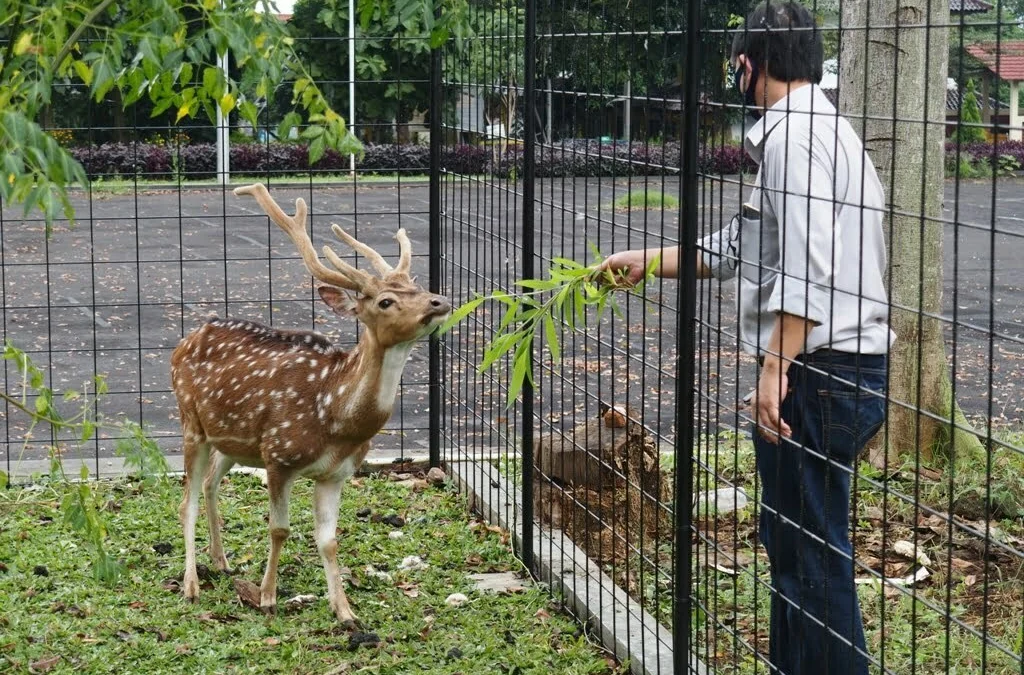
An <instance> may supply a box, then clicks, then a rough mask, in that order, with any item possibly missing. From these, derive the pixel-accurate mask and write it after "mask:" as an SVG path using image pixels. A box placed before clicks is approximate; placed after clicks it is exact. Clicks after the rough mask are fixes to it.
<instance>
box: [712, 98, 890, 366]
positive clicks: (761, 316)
mask: <svg viewBox="0 0 1024 675" xmlns="http://www.w3.org/2000/svg"><path fill="white" fill-rule="evenodd" d="M745 148H746V151H747V153H748V154H749V155H750V156H751V157H752V158H753V159H754V161H755V162H757V163H758V164H759V170H758V174H757V178H756V179H755V182H754V190H753V191H752V192H751V195H750V198H749V199H748V200H747V201H746V202H745V207H744V209H743V210H742V211H741V213H740V214H737V216H736V217H735V218H733V220H732V221H731V222H730V223H729V225H728V226H726V227H724V228H722V229H721V230H719V231H718V232H715V233H714V234H711V235H709V236H707V237H705V238H704V239H703V240H701V242H700V243H699V246H700V247H701V250H702V256H703V260H704V264H705V265H706V266H707V267H708V268H709V269H710V270H711V272H712V274H713V275H714V276H715V277H716V278H719V279H729V278H732V277H734V276H736V277H738V278H739V281H738V283H739V292H738V293H737V301H738V304H739V311H738V314H739V326H740V341H741V343H742V347H743V349H744V351H746V352H747V353H750V354H755V355H763V354H764V353H765V350H766V349H767V347H768V342H769V338H770V336H771V333H772V329H773V328H774V325H775V321H776V317H777V315H778V314H779V313H786V314H793V315H796V316H800V317H803V318H805V319H808V320H810V321H811V322H813V323H814V324H815V326H814V328H813V329H812V330H811V332H810V333H809V334H808V336H807V342H806V344H805V346H804V350H803V351H804V353H810V352H813V351H816V350H819V349H824V348H828V349H834V350H838V351H844V352H855V353H861V354H885V353H887V352H888V350H889V346H890V345H891V344H892V340H893V339H894V338H895V335H894V334H893V333H892V331H891V330H890V329H889V325H888V299H887V296H886V292H885V281H884V274H885V269H886V249H885V239H884V236H883V232H882V219H883V217H884V209H885V201H884V196H883V192H882V185H881V183H880V182H879V180H878V175H877V174H876V173H875V167H874V165H873V164H872V163H871V159H870V157H868V155H867V153H866V152H865V151H864V146H863V144H862V143H861V140H860V138H859V137H858V136H857V134H856V132H855V131H854V130H853V127H852V126H851V125H850V123H849V122H848V121H847V120H846V119H845V118H843V117H840V116H839V115H838V113H837V112H836V109H835V107H834V106H833V105H832V104H831V103H830V102H829V100H828V98H826V97H825V94H824V92H822V91H821V89H820V88H819V87H818V86H817V85H814V84H812V85H804V86H801V87H798V88H796V89H792V90H791V91H790V93H789V95H788V96H787V97H785V98H783V99H782V100H781V101H779V102H777V103H776V104H775V105H774V106H772V107H771V108H769V109H768V110H766V111H765V115H764V117H762V118H761V119H760V120H759V121H758V122H757V123H756V124H755V125H754V126H753V127H752V128H751V129H750V132H749V133H748V134H747V137H746V139H745ZM744 211H746V212H748V215H750V216H752V217H744ZM757 212H760V217H759V218H758V217H757Z"/></svg>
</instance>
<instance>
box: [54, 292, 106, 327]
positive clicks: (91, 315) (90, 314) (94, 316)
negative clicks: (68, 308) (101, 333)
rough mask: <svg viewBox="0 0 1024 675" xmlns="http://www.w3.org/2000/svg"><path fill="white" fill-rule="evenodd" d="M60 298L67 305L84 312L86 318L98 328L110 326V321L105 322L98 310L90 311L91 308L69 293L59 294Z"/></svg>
mask: <svg viewBox="0 0 1024 675" xmlns="http://www.w3.org/2000/svg"><path fill="white" fill-rule="evenodd" d="M60 298H61V300H65V301H66V302H67V303H68V304H69V305H73V306H74V307H76V308H78V311H80V312H81V313H82V314H84V315H85V316H86V318H88V319H89V320H90V321H93V322H94V323H95V324H96V325H97V326H99V327H100V328H110V323H109V322H107V321H106V320H105V319H103V318H102V317H100V314H99V312H94V311H92V310H91V309H89V308H88V307H86V306H85V305H83V304H82V303H80V302H79V301H78V300H75V299H74V298H73V297H71V296H70V295H62V296H60Z"/></svg>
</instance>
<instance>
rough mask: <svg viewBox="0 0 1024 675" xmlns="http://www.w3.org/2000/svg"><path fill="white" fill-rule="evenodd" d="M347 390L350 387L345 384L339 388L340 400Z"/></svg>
mask: <svg viewBox="0 0 1024 675" xmlns="http://www.w3.org/2000/svg"><path fill="white" fill-rule="evenodd" d="M346 389H348V385H347V384H343V385H341V386H340V387H338V398H341V397H342V396H344V395H345V390H346Z"/></svg>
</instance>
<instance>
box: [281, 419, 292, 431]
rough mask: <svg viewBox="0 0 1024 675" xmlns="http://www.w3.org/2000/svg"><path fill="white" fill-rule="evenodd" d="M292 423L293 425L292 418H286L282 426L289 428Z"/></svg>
mask: <svg viewBox="0 0 1024 675" xmlns="http://www.w3.org/2000/svg"><path fill="white" fill-rule="evenodd" d="M291 425H292V423H291V421H290V420H285V421H284V422H281V428H282V429H287V428H288V427H290V426H291Z"/></svg>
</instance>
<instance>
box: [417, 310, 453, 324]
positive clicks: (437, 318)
mask: <svg viewBox="0 0 1024 675" xmlns="http://www.w3.org/2000/svg"><path fill="white" fill-rule="evenodd" d="M449 314H451V310H450V309H437V310H435V311H433V312H430V313H429V314H427V315H426V316H424V317H423V318H422V319H420V323H421V324H423V325H424V326H436V325H438V324H440V323H441V322H443V321H444V320H445V319H447V318H448V315H449Z"/></svg>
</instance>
